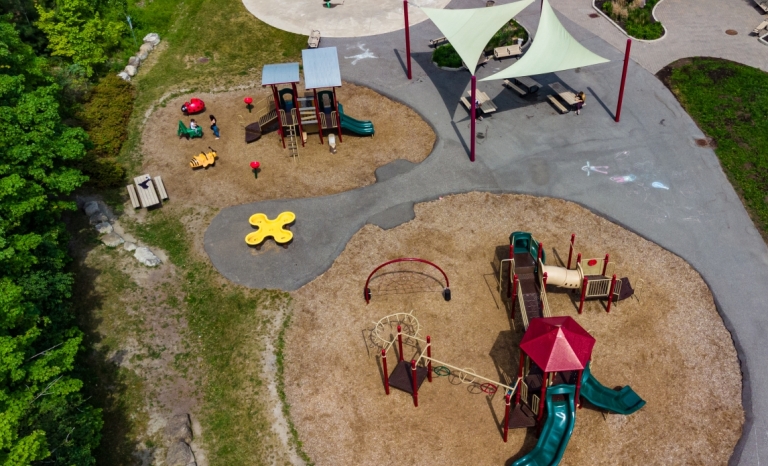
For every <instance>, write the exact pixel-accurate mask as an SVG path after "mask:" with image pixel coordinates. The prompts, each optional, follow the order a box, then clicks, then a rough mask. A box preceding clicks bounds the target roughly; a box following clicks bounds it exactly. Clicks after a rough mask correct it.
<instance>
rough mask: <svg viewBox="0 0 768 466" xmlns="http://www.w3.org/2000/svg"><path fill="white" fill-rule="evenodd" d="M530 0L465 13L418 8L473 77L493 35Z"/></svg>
mask: <svg viewBox="0 0 768 466" xmlns="http://www.w3.org/2000/svg"><path fill="white" fill-rule="evenodd" d="M531 3H533V0H522V1H519V2H515V3H508V4H506V5H499V6H492V7H486V8H470V9H466V10H443V9H436V8H422V9H421V10H422V11H423V12H424V13H426V15H427V16H428V17H429V19H431V20H432V22H433V23H435V26H437V28H438V29H440V32H442V33H443V34H444V35H445V38H446V39H448V42H450V43H451V45H452V46H453V48H454V49H456V52H457V53H458V54H459V56H460V57H461V59H462V60H464V63H465V64H466V65H467V67H469V72H470V73H472V74H473V75H474V74H475V68H477V60H478V59H479V58H480V54H481V53H482V52H483V49H484V48H485V46H486V45H488V41H490V40H491V38H492V37H493V35H494V34H496V32H497V31H498V30H499V29H501V27H502V26H504V25H505V24H506V23H507V22H508V21H509V20H511V19H512V18H513V17H514V16H515V15H517V14H518V13H520V12H521V11H523V9H524V8H525V7H527V6H528V5H530V4H531Z"/></svg>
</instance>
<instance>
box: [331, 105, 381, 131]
mask: <svg viewBox="0 0 768 466" xmlns="http://www.w3.org/2000/svg"><path fill="white" fill-rule="evenodd" d="M339 118H340V119H341V129H346V130H347V131H351V132H353V133H355V134H359V135H361V136H373V133H374V130H373V123H371V122H370V121H363V120H356V119H354V118H352V117H350V116H347V115H346V114H345V113H344V106H343V105H341V104H339Z"/></svg>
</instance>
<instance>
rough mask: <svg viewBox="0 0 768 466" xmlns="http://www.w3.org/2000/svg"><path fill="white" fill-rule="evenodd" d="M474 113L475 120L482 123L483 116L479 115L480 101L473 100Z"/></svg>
mask: <svg viewBox="0 0 768 466" xmlns="http://www.w3.org/2000/svg"><path fill="white" fill-rule="evenodd" d="M475 113H476V114H477V119H478V120H480V121H483V115H481V114H480V101H479V100H477V99H475Z"/></svg>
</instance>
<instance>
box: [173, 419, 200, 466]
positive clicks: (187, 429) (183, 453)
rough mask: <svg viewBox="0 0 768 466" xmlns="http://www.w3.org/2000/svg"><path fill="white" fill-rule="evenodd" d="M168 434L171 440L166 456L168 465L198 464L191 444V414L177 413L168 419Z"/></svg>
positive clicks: (194, 465) (190, 465)
mask: <svg viewBox="0 0 768 466" xmlns="http://www.w3.org/2000/svg"><path fill="white" fill-rule="evenodd" d="M166 436H167V437H168V440H169V441H170V446H169V447H168V453H167V454H166V457H165V464H166V465H167V466H197V462H196V461H195V454H194V453H193V452H192V448H190V446H189V444H190V443H192V425H191V423H190V421H189V414H177V415H175V416H173V417H172V418H171V419H170V420H169V421H168V426H167V427H166Z"/></svg>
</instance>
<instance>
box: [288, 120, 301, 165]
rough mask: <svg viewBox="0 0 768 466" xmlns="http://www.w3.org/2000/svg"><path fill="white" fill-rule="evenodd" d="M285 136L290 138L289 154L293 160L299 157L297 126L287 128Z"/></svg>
mask: <svg viewBox="0 0 768 466" xmlns="http://www.w3.org/2000/svg"><path fill="white" fill-rule="evenodd" d="M285 136H286V137H287V138H288V153H289V154H290V155H291V157H293V160H296V158H297V157H298V156H299V141H298V140H297V139H296V126H286V127H285Z"/></svg>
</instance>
